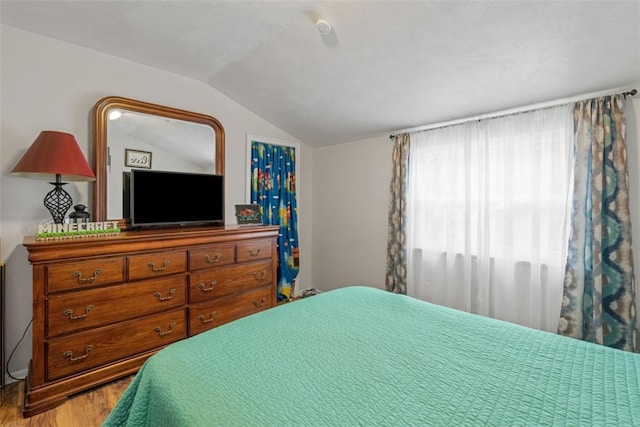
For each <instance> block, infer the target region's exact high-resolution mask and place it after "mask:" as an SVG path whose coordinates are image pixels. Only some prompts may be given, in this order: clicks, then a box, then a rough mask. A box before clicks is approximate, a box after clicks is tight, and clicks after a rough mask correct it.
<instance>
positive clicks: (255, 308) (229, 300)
mask: <svg viewBox="0 0 640 427" xmlns="http://www.w3.org/2000/svg"><path fill="white" fill-rule="evenodd" d="M272 300H273V296H272V295H271V287H270V286H269V287H265V288H260V289H254V290H252V291H250V292H247V293H245V294H242V295H238V296H233V297H226V298H220V299H218V300H216V301H215V302H212V303H207V304H200V305H196V306H192V307H191V308H190V309H189V334H190V335H195V334H199V333H200V332H204V331H206V330H207V329H211V328H215V327H216V326H220V325H224V324H225V323H229V322H231V321H233V320H236V319H240V318H241V317H244V316H248V315H250V314H253V313H257V312H259V311H262V310H266V309H267V308H270V307H271V302H272Z"/></svg>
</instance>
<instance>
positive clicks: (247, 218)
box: [236, 205, 262, 224]
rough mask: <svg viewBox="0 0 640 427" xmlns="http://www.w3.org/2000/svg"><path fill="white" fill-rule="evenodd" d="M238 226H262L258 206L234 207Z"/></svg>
mask: <svg viewBox="0 0 640 427" xmlns="http://www.w3.org/2000/svg"><path fill="white" fill-rule="evenodd" d="M236 218H237V220H238V224H262V214H261V213H260V205H236Z"/></svg>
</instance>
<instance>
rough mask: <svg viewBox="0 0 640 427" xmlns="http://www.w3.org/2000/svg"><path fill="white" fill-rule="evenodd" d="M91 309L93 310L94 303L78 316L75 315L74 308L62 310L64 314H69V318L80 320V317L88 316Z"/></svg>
mask: <svg viewBox="0 0 640 427" xmlns="http://www.w3.org/2000/svg"><path fill="white" fill-rule="evenodd" d="M91 310H93V306H92V305H88V306H86V307H85V309H84V314H79V315H77V316H74V315H73V310H72V309H70V308H67V309H66V310H65V311H63V312H62V314H63V315H65V316H67V317H68V318H69V320H80V319H84V318H85V317H87V316H88V315H89V312H90V311H91Z"/></svg>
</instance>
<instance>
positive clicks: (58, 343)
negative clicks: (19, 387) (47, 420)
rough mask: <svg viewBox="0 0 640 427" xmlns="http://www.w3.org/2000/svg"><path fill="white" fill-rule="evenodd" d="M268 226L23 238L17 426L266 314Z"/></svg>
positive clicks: (271, 247)
mask: <svg viewBox="0 0 640 427" xmlns="http://www.w3.org/2000/svg"><path fill="white" fill-rule="evenodd" d="M277 233H278V228H277V227H272V226H241V227H238V226H228V227H224V228H193V229H178V230H161V231H158V230H154V231H149V230H143V231H127V232H122V233H120V234H119V235H116V236H111V237H100V238H90V237H89V238H78V239H68V240H57V241H36V240H35V238H33V237H27V238H25V241H24V245H25V246H26V248H27V250H28V252H29V261H30V262H31V264H32V266H33V356H32V360H31V363H30V366H29V375H28V377H27V383H26V387H25V396H24V406H23V416H25V417H28V416H31V415H34V414H36V413H39V412H43V411H45V410H48V409H51V408H52V407H55V406H57V405H59V404H60V403H62V402H63V401H64V400H65V399H66V398H67V397H68V396H71V395H73V394H75V393H78V392H80V391H84V390H87V389H89V388H92V387H95V386H97V385H99V384H103V383H106V382H109V381H112V380H114V379H117V378H120V377H122V376H125V375H129V374H132V373H134V372H136V371H137V370H138V369H139V368H140V366H141V365H142V364H143V363H144V361H145V360H146V359H147V358H149V357H150V356H151V355H153V354H154V353H155V352H156V351H158V350H159V349H161V348H162V347H164V346H166V345H168V344H170V343H172V342H175V341H178V340H181V339H184V338H187V337H189V336H192V335H195V334H198V333H200V332H203V331H205V330H207V329H210V328H213V327H216V326H220V325H222V324H224V323H227V322H230V321H232V320H235V319H238V318H241V317H244V316H247V315H249V314H252V313H256V312H258V311H261V310H264V309H267V308H270V307H273V306H274V305H275V301H276V266H277V254H276V238H277Z"/></svg>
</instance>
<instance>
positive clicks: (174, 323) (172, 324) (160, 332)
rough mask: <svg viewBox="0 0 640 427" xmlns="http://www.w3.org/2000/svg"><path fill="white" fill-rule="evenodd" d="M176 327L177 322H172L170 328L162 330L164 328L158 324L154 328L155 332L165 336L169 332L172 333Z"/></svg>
mask: <svg viewBox="0 0 640 427" xmlns="http://www.w3.org/2000/svg"><path fill="white" fill-rule="evenodd" d="M175 327H176V322H171V323H169V330H168V331H165V332H162V328H161V327H160V326H156V328H155V329H154V331H155V333H157V334H158V335H160V336H161V337H162V336H165V335H167V334H170V333H171V332H173V328H175Z"/></svg>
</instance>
